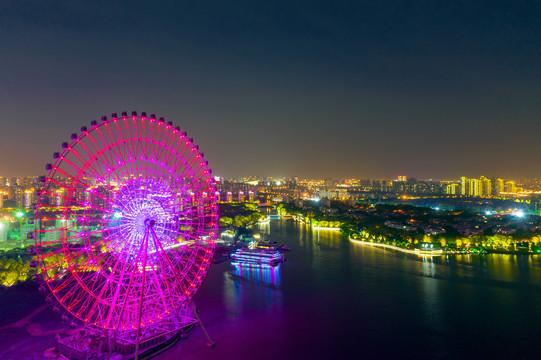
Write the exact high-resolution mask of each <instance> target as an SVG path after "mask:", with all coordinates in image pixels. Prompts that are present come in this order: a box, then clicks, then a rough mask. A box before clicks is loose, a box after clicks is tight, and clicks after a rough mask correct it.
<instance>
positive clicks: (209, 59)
mask: <svg viewBox="0 0 541 360" xmlns="http://www.w3.org/2000/svg"><path fill="white" fill-rule="evenodd" d="M540 19H541V2H539V1H505V2H499V1H471V0H469V1H461V2H459V1H454V2H453V1H415V0H412V1H315V0H310V1H291V0H288V1H254V0H248V1H238V0H236V1H201V0H198V1H178V2H171V1H163V2H159V1H125V2H122V3H121V2H114V3H113V2H110V1H86V2H78V1H64V2H63V4H61V3H60V2H54V1H34V2H32V1H18V0H13V1H8V0H4V1H2V2H0V110H1V114H0V124H1V127H0V144H1V147H0V176H2V175H3V176H15V175H39V174H43V173H44V172H45V170H44V165H45V164H46V163H47V162H51V161H52V153H53V152H54V151H58V150H59V149H60V145H61V143H62V141H66V140H67V139H68V138H69V135H70V134H71V133H72V132H76V131H78V130H79V129H80V127H81V126H83V125H89V124H90V121H91V120H93V119H99V118H100V117H101V116H102V115H110V114H111V113H112V112H118V113H120V112H122V111H125V110H127V111H132V110H135V111H139V112H140V111H147V112H149V113H156V114H157V115H159V116H164V117H166V119H168V120H171V121H173V122H175V123H177V124H178V125H180V126H181V127H182V128H183V130H185V131H187V132H188V134H189V135H190V136H193V137H194V140H195V142H196V143H198V144H199V145H200V148H201V150H202V151H203V152H204V153H205V156H206V158H207V159H208V160H209V165H210V166H211V167H212V168H213V170H214V173H215V174H217V175H223V176H228V177H232V176H246V175H260V176H275V177H278V176H288V177H289V176H294V175H298V176H300V177H321V178H323V177H332V178H343V177H356V178H395V177H396V176H397V175H399V174H404V175H408V176H410V177H417V178H419V179H428V178H433V179H456V178H458V177H459V176H462V175H465V176H471V177H478V176H480V175H485V176H500V177H507V178H511V177H534V176H535V177H537V176H541V168H540V166H539V163H538V158H539V156H540V155H541V141H540V139H539V134H540V133H541V121H540V120H541V116H540V114H541V20H540Z"/></svg>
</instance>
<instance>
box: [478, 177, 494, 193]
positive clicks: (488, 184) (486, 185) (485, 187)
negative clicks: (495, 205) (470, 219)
mask: <svg viewBox="0 0 541 360" xmlns="http://www.w3.org/2000/svg"><path fill="white" fill-rule="evenodd" d="M479 181H480V183H481V193H480V194H479V196H491V195H492V181H490V179H488V178H486V177H484V176H481V179H480V180H479Z"/></svg>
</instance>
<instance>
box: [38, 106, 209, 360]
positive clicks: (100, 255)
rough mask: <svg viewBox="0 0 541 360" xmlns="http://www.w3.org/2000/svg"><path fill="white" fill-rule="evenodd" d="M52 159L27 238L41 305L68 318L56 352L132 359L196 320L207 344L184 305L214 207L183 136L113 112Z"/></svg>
mask: <svg viewBox="0 0 541 360" xmlns="http://www.w3.org/2000/svg"><path fill="white" fill-rule="evenodd" d="M53 160H54V162H52V163H50V164H47V165H46V167H45V169H46V170H47V171H48V174H47V175H46V176H42V177H40V181H41V182H42V186H41V189H40V190H39V191H38V194H37V195H38V196H39V202H38V204H37V206H36V221H35V230H34V232H33V233H30V236H29V237H28V238H29V239H34V241H35V244H36V247H35V249H36V263H37V266H39V270H40V275H39V276H40V277H41V279H42V280H43V284H42V287H43V290H45V291H48V297H47V298H48V300H50V301H51V302H52V303H54V304H55V306H54V308H55V309H56V310H58V311H59V312H61V313H62V319H64V320H66V321H69V320H70V319H71V324H72V326H71V327H72V330H71V331H69V332H67V333H65V334H64V335H62V336H60V335H59V336H58V337H57V350H58V351H59V352H60V353H63V354H65V356H67V357H68V358H69V359H73V360H79V359H81V360H87V359H90V358H92V357H93V358H98V359H99V358H100V357H101V358H102V359H118V360H120V359H122V360H127V359H131V358H134V359H136V360H140V359H142V357H141V356H144V357H145V358H149V356H150V355H151V354H153V353H155V352H156V351H159V350H160V349H161V350H163V348H164V347H167V346H172V345H171V344H173V343H174V342H175V341H176V340H178V339H179V338H180V337H182V336H183V335H185V333H186V332H187V331H188V330H189V329H191V328H193V327H194V326H195V325H196V324H197V323H198V324H199V325H200V326H201V329H202V330H203V332H204V333H205V335H206V337H207V340H208V345H209V346H213V345H214V342H213V341H212V340H211V338H210V336H209V335H208V333H207V332H206V330H205V327H204V326H203V323H202V322H201V319H200V318H199V315H198V312H197V310H196V309H195V306H194V304H193V302H192V298H193V296H194V295H195V293H196V292H197V290H198V289H199V287H200V286H201V284H202V283H203V280H204V278H205V276H206V274H207V272H208V269H209V267H210V264H211V260H212V258H213V256H214V250H215V247H216V244H215V240H216V238H217V229H218V205H217V197H216V188H215V181H214V177H213V176H212V175H211V174H212V171H211V169H210V168H209V167H208V161H206V160H204V155H203V153H202V152H200V151H199V146H198V145H196V144H195V143H194V142H193V139H192V138H189V137H188V136H187V134H186V132H182V131H180V127H178V126H175V125H173V123H172V122H171V121H165V119H164V118H163V117H159V118H158V117H156V116H155V115H154V114H150V115H147V113H145V112H143V113H141V114H138V113H137V112H131V114H128V112H122V113H121V115H120V116H118V115H117V114H116V113H114V114H112V115H111V117H106V116H104V117H102V118H101V121H97V120H94V121H92V122H91V124H90V126H89V127H87V126H83V127H81V132H80V133H79V134H77V133H74V134H72V135H71V140H70V141H69V142H64V143H62V149H61V151H59V152H56V153H54V154H53ZM161 350H160V351H161Z"/></svg>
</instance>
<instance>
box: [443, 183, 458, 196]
mask: <svg viewBox="0 0 541 360" xmlns="http://www.w3.org/2000/svg"><path fill="white" fill-rule="evenodd" d="M445 193H446V194H447V195H458V194H459V193H460V184H456V183H452V184H447V185H445Z"/></svg>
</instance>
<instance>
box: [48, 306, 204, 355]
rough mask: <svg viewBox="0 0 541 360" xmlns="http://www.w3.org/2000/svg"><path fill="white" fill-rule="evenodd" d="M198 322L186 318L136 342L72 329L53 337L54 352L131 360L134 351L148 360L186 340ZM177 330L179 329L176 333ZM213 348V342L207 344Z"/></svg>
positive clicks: (126, 337) (127, 336)
mask: <svg viewBox="0 0 541 360" xmlns="http://www.w3.org/2000/svg"><path fill="white" fill-rule="evenodd" d="M197 323H198V320H197V319H196V318H195V317H193V318H191V319H185V322H184V323H183V324H179V326H178V327H175V328H174V329H171V330H172V331H168V330H167V329H164V330H163V331H157V332H156V333H154V334H151V335H148V336H147V337H144V338H142V339H140V340H139V346H137V343H136V334H135V333H131V334H130V333H123V334H122V335H120V336H119V337H117V338H115V337H114V336H107V334H105V336H104V334H102V333H101V332H97V331H93V330H89V329H84V328H75V329H72V330H70V331H69V332H67V333H64V334H63V335H58V336H57V338H56V346H55V350H56V352H57V353H59V354H62V355H63V356H65V357H66V358H68V359H70V360H89V359H104V360H105V359H111V360H131V359H134V358H135V355H136V353H135V352H136V348H137V347H138V349H137V351H138V353H137V358H138V359H139V360H144V359H151V358H153V357H155V356H157V355H158V354H161V353H162V352H164V351H166V350H168V349H170V348H171V347H173V346H174V345H175V344H176V343H177V342H178V341H180V340H182V339H185V338H187V336H188V332H189V331H190V330H192V329H193V328H194V327H195V326H196V325H197ZM179 328H180V330H179ZM207 346H212V347H214V342H211V343H210V342H209V343H207Z"/></svg>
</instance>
